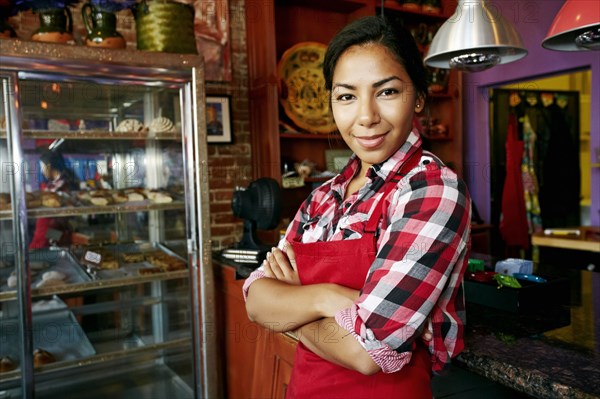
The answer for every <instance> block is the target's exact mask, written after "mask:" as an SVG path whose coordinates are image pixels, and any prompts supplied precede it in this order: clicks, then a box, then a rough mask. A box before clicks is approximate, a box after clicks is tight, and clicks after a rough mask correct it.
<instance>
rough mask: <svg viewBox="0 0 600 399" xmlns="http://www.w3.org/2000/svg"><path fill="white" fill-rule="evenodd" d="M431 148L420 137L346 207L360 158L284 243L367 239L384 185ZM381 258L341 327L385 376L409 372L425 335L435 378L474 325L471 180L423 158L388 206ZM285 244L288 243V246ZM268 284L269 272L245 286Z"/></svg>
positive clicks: (310, 201)
mask: <svg viewBox="0 0 600 399" xmlns="http://www.w3.org/2000/svg"><path fill="white" fill-rule="evenodd" d="M421 144H422V142H421V139H420V137H419V135H418V134H416V133H414V132H413V133H411V134H410V135H409V137H408V139H407V141H406V142H405V143H404V145H403V146H402V147H401V148H400V149H399V150H398V151H397V152H396V153H395V154H394V155H392V157H390V158H389V159H388V160H386V161H384V162H383V163H381V164H378V165H373V167H371V169H370V170H369V172H368V174H367V180H368V182H367V183H366V184H365V185H364V186H363V187H362V188H361V189H360V190H359V191H357V192H356V193H354V194H352V195H351V196H349V197H348V198H347V199H346V200H344V199H343V198H344V193H345V190H346V187H347V185H348V183H349V182H350V180H351V179H352V177H353V176H354V175H355V173H356V172H357V170H358V169H359V167H360V164H359V160H358V159H357V158H356V157H355V156H352V158H351V159H350V161H349V163H348V165H347V166H346V167H345V168H344V170H342V172H341V173H340V175H338V176H336V177H334V178H332V179H331V180H329V181H328V182H326V183H324V184H323V185H322V186H320V187H318V188H317V189H315V190H314V191H313V192H312V193H311V195H310V196H309V197H308V198H307V199H306V201H305V202H304V203H303V204H302V206H301V207H300V209H299V211H298V213H297V214H296V216H295V218H294V220H293V222H292V223H291V224H290V226H289V227H288V229H287V232H286V235H285V238H284V240H288V241H292V240H296V239H298V238H299V239H300V240H301V241H302V242H305V243H308V242H316V241H338V240H353V239H358V238H360V237H361V235H362V232H363V230H364V227H365V226H366V223H367V221H368V220H369V216H370V215H371V213H372V212H373V211H374V210H375V207H376V206H378V204H379V203H380V200H382V198H381V197H382V195H383V193H382V190H383V186H384V182H385V181H387V180H388V179H390V178H391V177H392V175H393V174H394V173H396V171H397V170H399V168H400V167H401V165H402V164H403V163H404V161H405V160H406V159H407V158H408V157H409V156H410V154H412V153H413V152H414V151H415V150H416V148H417V147H419V146H421ZM384 200H385V201H386V203H385V207H384V210H383V217H382V220H381V222H380V225H379V231H378V239H377V255H376V259H375V261H374V262H373V264H372V265H371V268H370V269H369V273H368V275H367V279H366V281H365V285H364V287H363V288H362V290H361V292H360V296H359V298H358V300H357V301H356V302H355V303H354V306H352V307H351V308H348V309H344V310H341V311H340V312H338V314H337V315H336V316H335V320H336V322H337V323H338V324H339V325H340V326H342V327H343V328H344V329H346V330H348V331H349V332H350V333H351V334H352V335H353V336H354V337H355V338H356V339H357V340H358V341H359V342H360V343H361V344H362V345H363V347H364V348H365V349H366V350H367V352H368V353H369V354H370V355H371V357H372V358H373V360H374V361H375V363H377V364H378V365H379V366H380V367H381V369H382V370H383V371H384V372H387V373H390V372H395V371H398V370H400V369H401V368H402V367H403V366H404V365H405V364H407V363H408V362H409V361H410V358H411V351H412V349H414V347H415V345H416V342H417V340H418V339H420V335H421V334H422V332H423V330H424V328H428V329H429V330H430V331H432V333H433V339H432V340H431V341H430V342H429V351H430V353H431V354H432V365H433V370H435V371H437V370H441V369H442V368H443V367H444V366H445V365H446V364H447V363H449V362H450V359H451V358H452V357H454V356H455V355H457V354H458V353H459V352H460V351H461V350H462V349H463V338H462V336H463V330H464V322H465V312H464V295H463V290H462V285H461V283H462V278H463V274H464V272H465V269H466V266H467V262H468V254H469V233H470V221H471V201H470V198H469V194H468V191H467V188H466V186H465V184H464V182H463V181H462V180H461V179H460V178H458V177H457V175H456V174H455V173H454V172H453V171H452V170H451V169H449V168H447V167H446V166H444V165H443V163H442V162H441V161H440V160H439V159H437V158H436V157H435V156H434V155H433V154H431V153H428V152H426V151H424V152H423V156H422V157H421V161H420V162H419V166H417V167H415V168H414V169H413V170H411V171H410V172H409V173H408V174H407V175H406V176H405V177H404V178H402V179H401V181H400V183H398V186H397V187H394V188H393V189H392V191H391V192H390V193H389V194H388V195H387V197H386V198H385V199H384ZM284 240H282V242H281V243H280V247H282V245H283V242H284ZM262 277H264V273H263V271H262V267H261V268H259V269H257V270H256V271H254V272H253V273H252V274H251V275H250V277H249V278H248V279H247V280H246V282H245V284H244V295H246V294H247V291H248V287H249V286H250V285H251V284H252V282H253V281H255V280H256V279H258V278H262Z"/></svg>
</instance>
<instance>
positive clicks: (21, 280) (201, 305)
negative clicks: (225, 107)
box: [0, 40, 220, 398]
mask: <svg viewBox="0 0 600 399" xmlns="http://www.w3.org/2000/svg"><path fill="white" fill-rule="evenodd" d="M28 79H46V80H48V79H50V80H59V81H60V80H62V81H65V82H68V81H81V82H90V83H93V84H101V85H122V86H123V87H124V88H126V87H140V86H141V87H157V86H162V87H168V88H170V89H176V90H178V93H179V99H180V104H179V105H180V114H181V121H180V122H181V130H180V131H177V132H175V133H166V134H162V135H161V134H158V133H157V134H154V133H152V132H147V131H146V132H139V133H138V132H125V133H122V134H115V133H114V132H112V131H93V130H91V131H82V132H69V135H68V137H69V139H74V140H86V139H93V140H111V141H113V140H135V139H139V140H146V142H147V143H148V144H147V145H149V146H152V145H153V143H154V142H156V141H159V140H174V141H177V142H181V145H182V156H183V160H182V163H183V167H184V174H185V177H184V182H185V185H184V200H183V201H180V202H178V203H172V204H147V203H144V204H133V205H127V206H125V205H114V206H109V207H94V206H88V207H87V208H86V207H84V208H83V209H81V208H69V209H67V208H61V209H58V210H54V211H48V210H40V209H35V210H32V209H28V208H27V201H26V186H25V182H24V180H23V179H19V178H18V174H7V177H9V178H10V195H11V198H12V208H11V213H10V216H9V217H10V219H12V239H13V245H14V247H15V248H16V249H17V250H16V251H15V253H14V262H15V269H16V275H17V287H16V290H15V291H14V292H13V293H0V301H2V302H3V303H5V302H7V301H13V302H15V303H18V329H19V335H20V340H21V342H20V346H19V350H20V358H21V359H22V364H20V368H19V370H18V371H17V372H13V374H6V375H2V374H0V391H2V390H3V385H4V386H10V385H11V383H10V381H12V385H13V386H15V385H16V386H17V387H18V388H19V389H20V391H21V396H22V397H24V398H32V397H34V396H35V395H36V384H37V380H38V378H37V376H38V373H39V370H34V366H33V360H32V350H33V349H34V346H33V338H32V328H33V322H32V297H36V296H39V297H48V296H51V295H53V294H61V293H72V292H89V291H94V290H100V289H102V290H107V289H110V288H111V287H127V286H130V285H147V286H150V287H151V288H150V289H151V290H152V293H153V294H155V295H160V294H161V291H160V288H158V287H159V286H160V283H162V282H165V281H167V282H168V281H172V280H178V279H187V280H188V281H189V283H188V284H189V285H188V287H189V288H188V290H187V291H189V298H185V301H186V302H187V303H188V307H189V312H190V318H191V322H190V325H191V330H192V331H191V334H189V335H186V336H184V337H183V338H177V337H175V338H172V339H170V340H166V341H162V343H158V344H157V343H154V344H149V345H145V346H143V347H135V345H133V346H132V348H131V349H130V350H121V351H116V352H112V354H110V353H109V354H108V355H106V354H105V355H102V356H90V357H89V358H84V359H78V360H76V361H66V362H61V363H60V365H56V366H55V367H54V366H52V365H51V366H48V367H46V368H44V369H43V370H42V374H44V373H46V374H48V375H50V376H51V377H50V378H51V379H54V380H55V381H53V385H54V386H60V387H63V388H64V389H65V390H66V389H70V386H71V385H74V384H76V383H77V381H72V380H70V379H72V377H70V374H71V372H73V371H76V370H79V371H80V370H81V368H89V369H90V371H93V370H96V369H99V368H102V365H103V364H104V367H105V368H107V366H106V365H107V364H110V365H113V364H118V362H119V360H120V361H122V362H124V363H127V364H128V365H129V366H128V367H131V364H134V365H135V364H136V363H135V362H136V359H137V358H138V357H141V358H143V357H144V356H145V354H146V355H147V354H148V353H149V352H152V351H156V352H157V353H159V352H160V351H168V350H169V349H170V348H171V347H178V348H184V349H182V352H183V351H188V352H189V348H192V349H193V382H191V383H189V384H188V386H189V388H190V389H189V390H190V392H191V395H192V396H194V397H198V398H213V397H217V396H218V395H219V388H218V387H217V383H218V381H219V380H220V379H219V376H218V375H217V374H218V367H216V359H217V354H216V350H217V349H216V348H217V345H216V337H215V334H213V333H212V331H211V329H210V328H208V327H207V326H211V325H215V320H214V305H215V304H214V299H213V298H214V284H213V276H212V267H211V244H210V218H209V207H208V174H207V159H208V156H207V146H206V121H205V113H204V99H205V91H204V64H203V59H202V57H201V56H196V55H183V54H166V53H148V52H140V51H123V50H109V49H97V48H90V47H85V46H69V45H60V44H56V45H55V44H49V43H36V42H26V41H20V40H0V80H1V81H2V82H3V87H2V92H3V95H4V98H3V103H4V105H5V110H4V115H5V116H6V130H5V131H2V132H0V136H2V135H4V138H2V137H0V139H5V140H6V142H7V147H8V158H9V159H7V160H2V162H7V163H9V164H11V165H21V164H23V162H24V149H23V142H24V140H25V139H31V138H46V139H53V138H54V139H60V138H61V135H62V134H61V133H57V132H52V131H47V132H35V131H31V130H28V129H24V125H23V120H22V118H23V115H22V109H21V98H20V95H21V84H22V82H23V81H25V80H28ZM150 178H151V177H150ZM165 209H167V210H168V209H181V210H183V209H184V210H185V224H186V226H185V232H186V239H185V240H184V241H185V242H184V243H183V247H184V249H183V251H184V252H185V254H186V256H187V259H185V260H186V261H187V269H185V270H177V271H172V272H168V273H162V274H152V275H148V276H137V277H127V278H122V279H115V280H109V281H94V280H91V281H87V282H82V283H79V284H74V285H68V286H62V287H49V288H42V289H37V290H36V289H35V288H32V277H31V269H30V259H29V251H28V247H27V240H28V234H29V232H28V218H37V217H49V216H66V215H71V214H74V215H77V214H84V213H85V214H90V213H108V214H120V213H122V212H147V213H148V214H150V213H152V214H155V215H159V216H160V214H161V212H163V211H164V210H165ZM154 240H155V241H160V231H156V229H155V231H150V241H154ZM135 300H136V298H132V299H131V301H133V302H135ZM141 300H142V299H139V301H141ZM179 300H181V298H179ZM133 302H132V303H133ZM96 306H98V308H101V307H102V304H97V305H96ZM153 317H155V318H153V319H152V320H153V321H152V323H153V324H156V323H159V324H160V323H161V322H162V323H167V322H168V321H167V320H163V319H162V316H161V315H159V314H157V315H154V314H153ZM154 327H155V328H156V330H157V331H159V330H161V326H160V325H155V326H154ZM157 356H159V355H157ZM107 362H112V363H107ZM111 367H112V366H111ZM123 370H124V371H125V370H127V371H128V372H129V371H130V370H129V369H125V368H124V369H123ZM135 371H136V372H137V371H139V370H135ZM11 375H12V377H13V378H12V380H11V378H9V377H10V376H11ZM7 376H8V377H7ZM46 379H47V378H46ZM3 380H4V381H3ZM41 380H44V378H42V379H41ZM7 381H9V382H8V383H7ZM61 389H62V388H61ZM157 392H158V391H157Z"/></svg>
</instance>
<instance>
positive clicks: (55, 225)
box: [29, 150, 78, 249]
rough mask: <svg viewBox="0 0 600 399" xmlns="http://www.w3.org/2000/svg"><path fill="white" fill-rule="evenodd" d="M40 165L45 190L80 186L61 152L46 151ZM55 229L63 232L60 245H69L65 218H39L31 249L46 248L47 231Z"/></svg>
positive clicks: (70, 188) (52, 191)
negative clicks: (44, 180)
mask: <svg viewBox="0 0 600 399" xmlns="http://www.w3.org/2000/svg"><path fill="white" fill-rule="evenodd" d="M40 167H41V169H42V175H43V176H44V178H45V179H46V182H45V183H44V184H42V185H41V188H42V190H43V191H44V192H51V193H56V192H60V191H66V192H69V191H70V190H76V189H77V188H78V184H77V179H76V177H75V175H74V174H73V172H72V171H71V170H70V169H69V168H68V167H67V164H66V162H65V159H64V158H63V156H62V154H61V153H60V152H56V151H50V150H48V151H46V152H44V153H43V154H42V155H41V156H40ZM50 229H53V230H57V231H59V232H62V236H61V237H60V239H59V240H58V242H57V243H58V244H59V245H67V244H69V241H70V234H69V229H70V227H69V225H68V222H67V219H64V218H38V219H37V220H36V223H35V230H34V233H33V238H32V239H31V242H30V243H29V248H30V249H39V248H46V247H48V246H49V245H50V241H49V240H48V237H47V233H48V230H50Z"/></svg>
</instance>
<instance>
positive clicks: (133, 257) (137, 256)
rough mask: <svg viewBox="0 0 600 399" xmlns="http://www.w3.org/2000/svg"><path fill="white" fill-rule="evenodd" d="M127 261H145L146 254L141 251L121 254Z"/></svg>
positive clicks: (124, 260)
mask: <svg viewBox="0 0 600 399" xmlns="http://www.w3.org/2000/svg"><path fill="white" fill-rule="evenodd" d="M121 257H122V258H123V262H125V263H140V262H143V261H144V254H143V253H141V252H128V253H123V254H121Z"/></svg>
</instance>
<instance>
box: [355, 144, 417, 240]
mask: <svg viewBox="0 0 600 399" xmlns="http://www.w3.org/2000/svg"><path fill="white" fill-rule="evenodd" d="M422 155H423V149H422V148H421V147H418V148H417V149H416V151H415V152H413V153H412V155H411V156H410V157H408V159H407V160H406V161H404V164H403V165H402V166H401V167H400V169H399V170H398V171H397V172H396V173H395V174H394V176H392V178H391V179H390V180H389V181H388V182H387V183H386V186H385V187H384V190H383V194H382V196H381V198H380V200H379V202H380V203H379V204H378V205H379V206H377V207H376V208H375V210H374V211H373V214H371V217H370V218H369V220H368V222H367V226H366V227H365V230H364V233H365V234H371V235H373V236H374V235H375V233H376V232H377V225H378V224H379V219H380V218H381V215H382V214H383V204H384V203H385V197H386V196H387V194H389V193H390V191H392V189H393V188H394V187H396V186H397V185H398V183H399V182H400V180H401V179H402V178H403V177H404V176H406V175H407V174H408V172H410V171H411V170H413V169H414V168H415V167H417V165H419V162H420V161H421V156H422ZM398 176H399V177H400V179H398V178H397V177H398Z"/></svg>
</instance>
